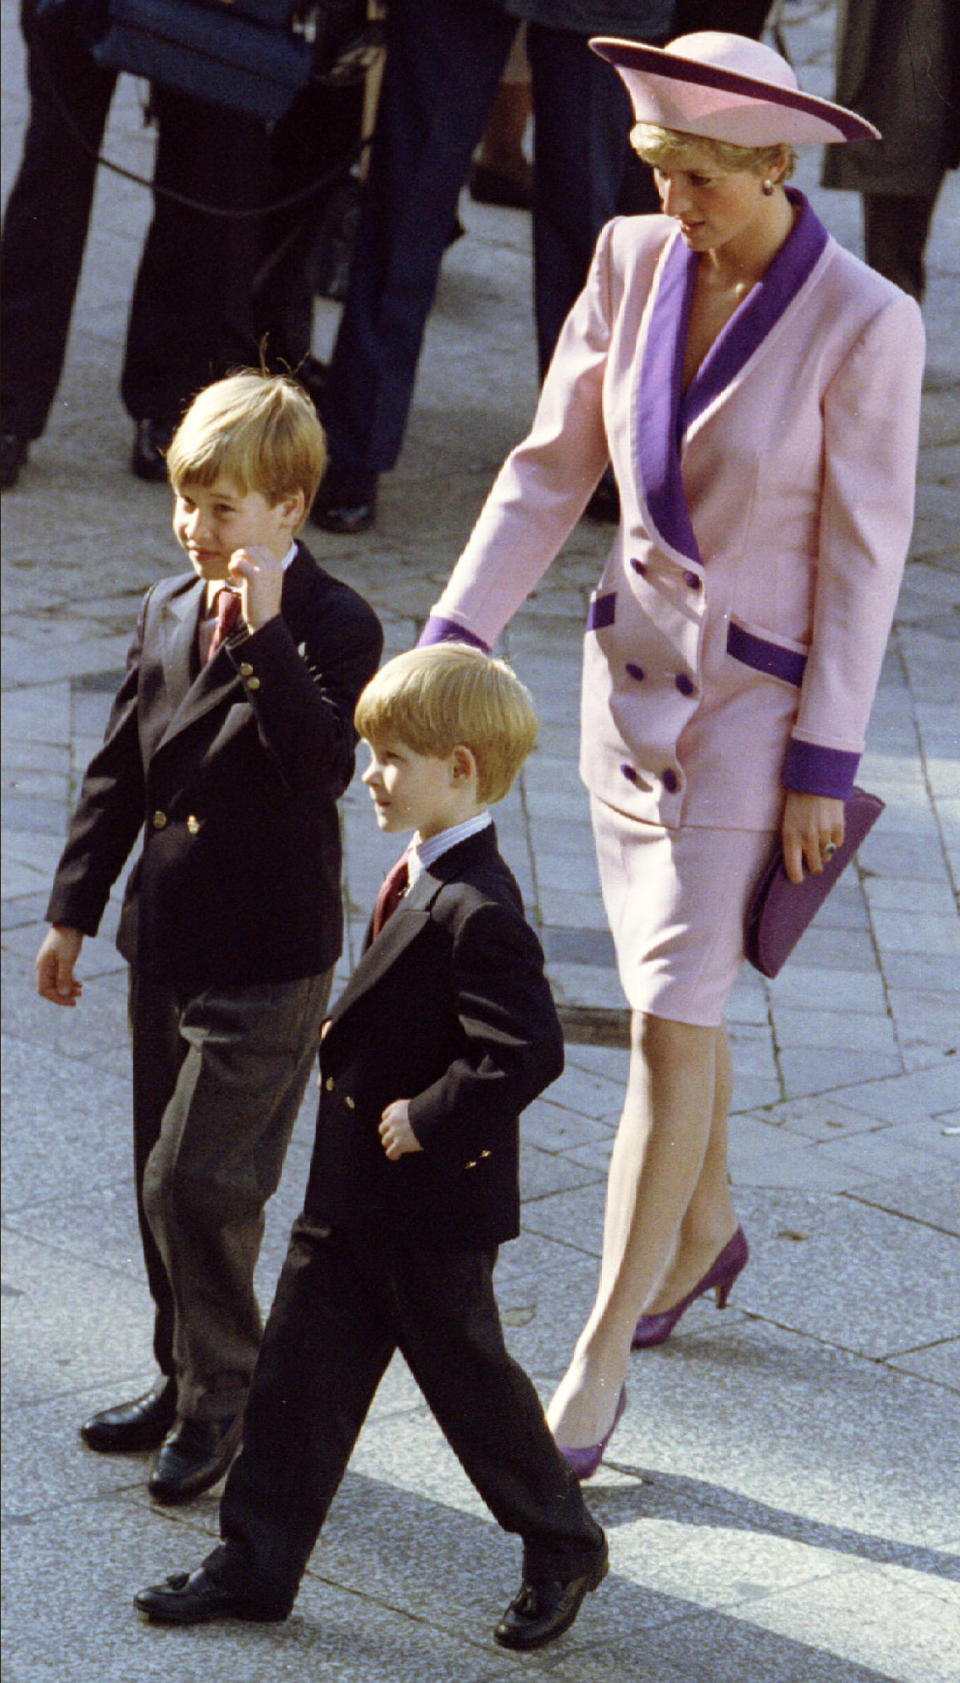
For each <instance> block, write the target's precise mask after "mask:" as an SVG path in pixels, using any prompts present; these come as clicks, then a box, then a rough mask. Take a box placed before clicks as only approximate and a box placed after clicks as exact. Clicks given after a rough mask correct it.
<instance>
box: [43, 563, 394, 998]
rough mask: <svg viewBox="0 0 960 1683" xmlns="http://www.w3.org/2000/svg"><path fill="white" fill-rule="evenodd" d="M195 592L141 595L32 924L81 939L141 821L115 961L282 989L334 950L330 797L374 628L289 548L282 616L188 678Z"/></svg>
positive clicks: (178, 583)
mask: <svg viewBox="0 0 960 1683" xmlns="http://www.w3.org/2000/svg"><path fill="white" fill-rule="evenodd" d="M203 596H204V585H203V583H202V581H199V580H197V579H195V578H193V577H186V578H185V577H179V578H173V579H167V580H164V581H163V582H162V583H160V584H157V585H155V586H154V587H153V588H152V589H151V590H150V591H149V592H148V593H147V596H146V598H145V599H144V602H143V606H142V608H141V611H140V618H139V622H138V625H137V631H136V635H135V637H134V639H133V643H132V645H131V648H130V653H129V655H128V657H127V669H126V674H125V676H124V680H123V683H122V685H121V687H120V690H119V692H118V694H117V697H116V699H115V701H114V704H113V709H112V712H111V714H110V719H109V722H108V725H107V731H106V736H105V738H104V743H103V746H102V748H101V749H100V751H99V752H98V753H97V754H96V755H95V756H94V758H93V760H92V761H91V764H90V767H89V769H88V771H87V774H86V776H85V778H84V780H83V786H82V788H81V791H80V798H79V802H78V805H77V809H76V812H75V813H74V816H73V820H72V822H71V825H70V830H69V836H68V840H67V845H66V848H65V850H64V853H63V856H62V858H61V861H60V865H59V867H58V869H57V874H56V877H55V880H54V885H53V892H52V894H51V897H50V903H49V906H48V908H47V917H48V919H49V920H50V922H52V923H60V924H67V925H70V926H71V927H73V928H75V929H80V930H82V931H83V932H84V933H85V934H88V935H92V934H95V933H96V930H97V928H98V926H99V922H100V918H101V916H102V914H103V910H104V907H105V905H106V903H107V898H108V896H109V893H110V888H111V885H112V884H113V883H114V881H115V880H116V878H117V877H118V876H119V874H120V871H121V870H122V868H123V865H124V863H125V861H126V859H127V857H128V855H129V853H130V851H131V849H132V848H133V846H134V844H135V842H136V840H137V837H138V834H139V832H140V830H141V827H142V828H143V829H144V841H143V850H142V853H141V855H140V858H139V859H138V861H137V864H136V866H135V868H134V870H133V872H132V873H131V877H130V880H129V882H128V885H127V889H126V894H125V897H124V902H123V909H122V913H121V919H120V928H119V932H118V935H117V945H118V947H119V948H120V951H121V952H122V953H123V955H124V957H125V958H127V959H128V960H129V961H130V963H131V964H133V965H135V966H137V968H138V969H139V970H141V971H142V972H143V973H144V974H147V975H150V976H153V977H155V978H157V979H159V980H167V981H170V982H172V983H173V984H175V985H177V986H179V987H183V988H185V989H190V990H195V989H197V988H202V987H205V986H208V985H212V984H218V985H221V986H229V985H233V986H243V985H248V984H250V983H255V982H271V981H292V980H295V979H296V978H297V977H300V976H308V975H314V974H317V973H318V972H320V971H323V970H326V969H327V968H328V967H329V966H330V965H331V964H333V963H334V961H335V959H336V957H337V955H338V953H339V951H340V947H341V944H342V938H343V913H342V907H341V898H340V834H339V823H338V814H337V808H336V802H337V799H338V798H339V796H340V795H342V793H343V791H344V789H345V788H346V786H347V784H348V783H349V781H350V778H351V777H352V775H353V767H354V747H355V742H356V735H355V732H354V728H353V709H354V706H355V704H356V700H357V696H358V695H359V693H360V690H361V689H362V688H363V686H364V684H365V683H366V682H367V681H368V679H369V678H370V677H371V676H372V675H373V673H374V672H375V670H376V668H377V663H378V661H379V659H380V652H381V649H382V646H383V634H382V631H381V628H380V624H379V621H378V620H377V618H376V615H375V614H374V613H373V611H372V609H371V608H369V607H368V606H367V604H366V603H365V602H364V601H363V600H362V598H361V597H360V596H358V595H357V593H356V591H354V590H351V589H350V587H349V586H348V585H345V584H341V583H340V582H339V581H338V580H336V579H333V578H331V577H330V576H329V575H328V574H327V573H325V572H324V571H323V570H322V569H321V568H320V567H318V566H317V564H316V562H315V561H314V560H313V557H312V556H311V555H310V554H309V552H308V551H307V550H306V549H305V548H304V547H303V546H302V545H300V546H298V550H297V554H296V556H295V557H294V559H293V561H292V562H291V563H290V566H289V567H288V568H287V571H286V573H285V575H284V582H283V597H282V605H281V613H280V615H278V616H277V617H276V618H274V619H273V620H271V621H270V622H269V623H268V624H267V625H265V626H263V627H262V628H261V629H260V630H259V631H256V632H254V633H252V634H250V633H247V632H246V631H245V630H243V631H241V632H240V633H239V634H236V635H234V636H232V637H231V638H230V639H229V640H228V642H227V643H226V644H225V645H224V646H223V648H222V649H221V650H220V651H219V652H218V653H217V655H216V656H215V657H214V659H213V660H212V661H211V662H210V663H209V665H207V666H205V667H203V668H201V667H200V666H199V657H198V653H197V623H198V618H199V615H200V612H201V608H202V602H203Z"/></svg>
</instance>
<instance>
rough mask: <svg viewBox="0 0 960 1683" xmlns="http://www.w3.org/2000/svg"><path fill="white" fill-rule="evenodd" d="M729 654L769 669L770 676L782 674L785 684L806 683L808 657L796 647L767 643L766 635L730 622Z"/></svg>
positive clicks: (728, 633)
mask: <svg viewBox="0 0 960 1683" xmlns="http://www.w3.org/2000/svg"><path fill="white" fill-rule="evenodd" d="M727 654H729V655H732V656H733V658H734V660H739V661H740V662H741V663H742V664H743V665H744V666H752V667H753V670H754V671H755V672H766V673H767V674H768V676H769V677H771V678H782V679H783V682H784V683H785V684H796V686H797V688H798V689H799V687H800V685H801V684H802V683H803V674H804V671H805V670H806V665H807V657H806V655H804V654H800V653H799V652H798V651H797V650H796V649H785V648H783V647H782V646H781V645H780V644H779V643H768V642H767V640H766V638H765V637H755V636H754V635H753V632H752V631H744V629H743V627H742V626H740V625H737V624H735V623H734V622H733V621H731V623H730V629H729V631H728V632H727Z"/></svg>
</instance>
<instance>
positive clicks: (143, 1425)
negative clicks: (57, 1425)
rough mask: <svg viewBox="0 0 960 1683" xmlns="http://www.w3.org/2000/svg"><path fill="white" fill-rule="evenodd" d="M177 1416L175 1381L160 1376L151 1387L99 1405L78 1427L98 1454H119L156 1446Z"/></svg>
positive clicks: (89, 1445) (88, 1446) (155, 1447)
mask: <svg viewBox="0 0 960 1683" xmlns="http://www.w3.org/2000/svg"><path fill="white" fill-rule="evenodd" d="M176 1418H177V1382H176V1380H175V1379H160V1380H158V1381H157V1383H156V1385H154V1387H153V1390H152V1391H147V1392H146V1393H145V1395H144V1396H142V1397H135V1398H134V1400H133V1402H127V1403H118V1405H117V1407H116V1408H104V1409H101V1411H100V1413H99V1414H93V1415H91V1416H90V1419H89V1420H85V1421H84V1423H83V1425H82V1426H81V1427H80V1436H81V1437H82V1439H83V1441H84V1443H85V1444H86V1446H87V1448H88V1449H96V1450H99V1452H100V1454H101V1455H122V1454H126V1453H127V1452H134V1451H136V1450H144V1449H158V1448H159V1447H160V1445H161V1444H162V1442H163V1440H164V1438H165V1437H166V1435H167V1433H168V1432H169V1430H170V1427H171V1426H172V1425H173V1422H174V1421H175V1419H176Z"/></svg>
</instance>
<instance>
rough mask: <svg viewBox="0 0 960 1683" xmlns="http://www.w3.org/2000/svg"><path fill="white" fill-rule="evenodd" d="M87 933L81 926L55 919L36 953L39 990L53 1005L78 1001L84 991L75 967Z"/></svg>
mask: <svg viewBox="0 0 960 1683" xmlns="http://www.w3.org/2000/svg"><path fill="white" fill-rule="evenodd" d="M82 946H83V936H82V935H81V933H80V931H79V929H69V928H68V927H67V926H66V925H65V924H58V923H55V924H54V925H53V927H52V928H51V929H48V930H47V933H46V935H45V936H44V939H43V943H42V945H41V947H40V951H39V952H38V953H37V957H36V967H37V992H38V994H39V995H40V998H41V999H49V1000H50V1002H51V1004H53V1005H76V1003H77V1000H78V999H79V998H80V995H81V993H82V992H83V983H82V982H78V981H77V979H76V977H75V976H74V973H73V969H74V965H75V964H76V962H77V959H78V958H79V956H80V948H81V947H82Z"/></svg>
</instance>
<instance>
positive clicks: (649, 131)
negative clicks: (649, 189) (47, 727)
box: [630, 123, 797, 181]
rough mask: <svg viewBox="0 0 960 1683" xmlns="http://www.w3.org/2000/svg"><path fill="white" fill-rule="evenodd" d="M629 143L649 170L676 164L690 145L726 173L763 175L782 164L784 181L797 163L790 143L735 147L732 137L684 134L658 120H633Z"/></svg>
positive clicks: (682, 131) (689, 149)
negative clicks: (739, 171)
mask: <svg viewBox="0 0 960 1683" xmlns="http://www.w3.org/2000/svg"><path fill="white" fill-rule="evenodd" d="M630 145H631V146H632V147H633V150H634V151H635V152H636V153H637V154H638V156H639V157H641V158H642V159H643V161H644V163H645V164H649V165H650V166H651V168H652V169H657V168H658V167H659V166H660V165H661V164H674V165H676V164H677V162H678V161H679V159H680V158H682V157H683V155H684V153H685V152H690V151H692V150H693V149H694V147H695V148H696V150H697V151H698V152H706V154H707V156H708V157H710V158H712V159H713V161H714V163H715V164H716V165H717V167H718V169H721V170H724V171H725V172H729V173H736V172H737V171H738V170H748V171H749V172H750V174H751V175H763V173H764V171H765V170H768V169H772V168H774V167H775V166H776V165H777V164H779V163H784V164H785V166H786V167H785V168H784V171H783V175H782V176H781V177H780V179H781V181H786V180H787V178H788V177H789V176H791V175H792V174H793V172H794V169H795V168H796V163H797V154H796V153H795V151H794V150H793V147H792V146H782V145H777V146H736V145H734V143H733V141H732V140H711V139H710V138H709V136H707V135H702V134H687V133H686V131H685V130H684V129H665V128H661V126H660V124H659V123H635V124H634V126H633V128H632V129H631V130H630Z"/></svg>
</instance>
